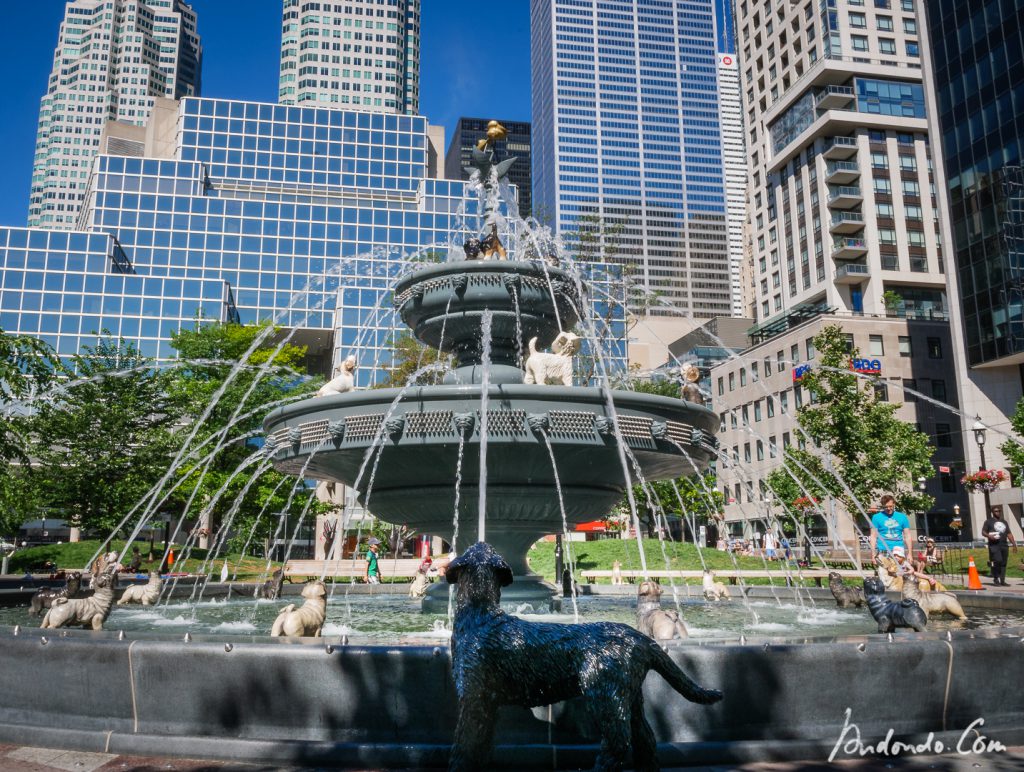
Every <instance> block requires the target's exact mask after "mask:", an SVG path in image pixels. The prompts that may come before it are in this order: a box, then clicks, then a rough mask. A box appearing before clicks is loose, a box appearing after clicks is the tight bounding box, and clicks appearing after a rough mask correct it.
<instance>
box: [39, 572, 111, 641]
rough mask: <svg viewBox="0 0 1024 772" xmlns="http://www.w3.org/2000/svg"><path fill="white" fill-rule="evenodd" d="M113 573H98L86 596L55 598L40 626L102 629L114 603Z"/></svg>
mask: <svg viewBox="0 0 1024 772" xmlns="http://www.w3.org/2000/svg"><path fill="white" fill-rule="evenodd" d="M116 581H117V577H116V576H115V575H114V574H100V575H99V576H97V577H94V578H93V580H92V588H93V594H92V595H90V596H89V597H88V598H55V599H54V601H53V606H52V607H51V608H50V610H49V611H47V612H46V616H45V617H43V623H42V624H41V625H39V626H40V627H54V628H56V627H68V626H72V627H77V626H81V627H91V628H92V629H93V630H102V629H103V623H104V622H106V621H107V617H108V616H109V615H110V607H111V606H113V605H114V583H115V582H116Z"/></svg>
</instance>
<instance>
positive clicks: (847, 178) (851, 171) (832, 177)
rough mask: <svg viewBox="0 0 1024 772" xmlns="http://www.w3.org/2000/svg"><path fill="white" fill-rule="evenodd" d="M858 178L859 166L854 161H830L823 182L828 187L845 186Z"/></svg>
mask: <svg viewBox="0 0 1024 772" xmlns="http://www.w3.org/2000/svg"><path fill="white" fill-rule="evenodd" d="M859 178H860V166H858V165H857V162H856V161H830V162H829V164H828V166H827V167H826V169H825V181H826V182H827V183H828V184H829V185H847V184H849V183H851V182H854V181H855V180H857V179H859Z"/></svg>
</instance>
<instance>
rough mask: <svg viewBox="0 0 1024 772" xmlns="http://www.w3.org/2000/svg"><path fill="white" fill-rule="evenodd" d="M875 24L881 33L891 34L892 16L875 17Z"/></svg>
mask: <svg viewBox="0 0 1024 772" xmlns="http://www.w3.org/2000/svg"><path fill="white" fill-rule="evenodd" d="M875 24H876V26H877V27H878V29H880V30H882V32H892V16H876V17H875Z"/></svg>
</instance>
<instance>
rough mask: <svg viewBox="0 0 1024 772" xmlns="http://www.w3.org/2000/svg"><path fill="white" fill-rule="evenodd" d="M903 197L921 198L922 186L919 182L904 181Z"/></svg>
mask: <svg viewBox="0 0 1024 772" xmlns="http://www.w3.org/2000/svg"><path fill="white" fill-rule="evenodd" d="M903 195H904V196H920V195H921V186H920V185H919V184H918V182H917V180H903Z"/></svg>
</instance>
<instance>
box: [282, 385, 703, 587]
mask: <svg viewBox="0 0 1024 772" xmlns="http://www.w3.org/2000/svg"><path fill="white" fill-rule="evenodd" d="M608 394H609V392H605V391H603V390H601V389H598V388H581V387H563V386H537V385H524V384H498V385H492V386H490V387H489V391H488V414H487V418H488V429H487V435H488V437H487V491H486V493H487V498H486V509H487V511H486V533H485V535H486V539H487V541H489V542H490V543H491V544H493V545H494V547H495V549H497V550H498V551H499V552H500V553H501V554H502V555H503V556H504V557H505V559H506V561H508V563H509V565H510V566H511V567H512V570H513V572H514V573H515V575H516V576H517V577H524V576H525V575H527V574H528V573H529V569H528V567H527V565H526V559H525V555H526V550H527V549H528V548H529V546H530V545H531V544H533V542H535V541H536V540H537V539H538V538H539V537H540V536H542V535H544V534H548V533H554V532H558V531H561V530H562V529H563V521H562V518H563V514H562V512H563V509H564V517H565V520H566V521H567V523H568V524H569V525H572V524H574V523H580V522H587V521H591V520H595V519H598V518H601V517H604V516H606V515H607V514H608V513H609V512H610V511H611V510H612V508H613V507H614V506H615V505H616V504H617V503H618V502H619V501H621V500H622V497H623V495H624V493H625V490H626V487H627V486H628V485H632V484H635V483H636V482H637V481H638V480H639V479H640V478H641V477H642V478H643V479H668V478H675V477H679V476H682V475H686V474H692V473H693V472H695V471H698V470H700V469H702V468H703V466H704V465H705V464H706V463H707V461H708V460H709V459H710V457H711V455H712V448H713V447H714V442H715V438H714V432H715V430H716V429H717V427H718V417H717V416H716V415H715V414H714V413H713V412H711V411H710V410H708V409H706V408H704V407H701V406H698V405H695V404H693V403H689V402H683V401H680V400H677V399H671V398H669V397H661V396H656V395H651V394H642V393H638V392H626V391H612V392H610V394H611V398H612V400H613V402H614V411H612V410H610V409H609V405H608ZM398 395H399V390H397V389H377V390H370V391H359V392H348V393H345V394H339V395H333V396H330V397H321V398H317V399H310V400H305V401H303V402H297V403H295V404H292V405H288V406H286V407H283V408H279V409H278V410H276V411H274V412H273V413H271V414H270V415H269V416H268V417H267V418H266V420H265V421H264V429H265V431H266V433H267V436H268V438H270V439H269V441H270V442H271V443H272V444H273V447H274V450H273V459H274V466H275V467H276V468H277V469H278V470H279V471H282V472H286V473H289V474H302V475H305V476H306V477H312V478H316V479H321V480H334V481H337V482H341V483H344V484H346V485H350V486H352V487H354V488H355V489H356V491H357V492H358V496H359V500H360V502H361V503H362V504H363V505H364V506H366V507H367V508H368V509H369V510H370V511H372V512H373V513H374V514H375V515H377V516H378V517H380V518H381V519H383V520H385V521H387V522H393V523H403V524H408V525H411V526H413V527H415V528H417V529H419V530H421V531H422V532H425V533H432V534H436V535H440V536H444V537H446V538H447V539H448V540H449V541H450V540H451V537H452V534H453V532H454V523H455V520H456V517H457V520H458V525H459V536H458V544H460V545H465V544H471V543H473V542H475V541H477V540H478V539H479V533H478V512H479V495H478V493H479V491H478V484H479V480H480V455H481V454H480V429H481V427H480V424H481V415H480V404H481V387H479V386H473V385H464V386H455V385H450V386H431V387H422V388H413V389H409V390H407V391H406V392H405V394H404V395H403V397H402V399H401V400H400V401H398V402H397V403H396V402H395V399H396V397H397V396H398ZM615 421H617V422H618V431H615V429H614V426H613V424H614V422H615ZM460 437H461V438H462V446H463V447H462V459H461V465H462V481H461V485H460V486H459V494H458V513H457V516H456V490H455V476H454V470H455V469H456V467H457V466H458V465H459V447H460ZM620 437H621V440H620V439H619V438H620ZM545 438H547V441H548V442H550V446H551V452H552V453H553V454H554V458H555V464H554V466H552V463H551V455H550V454H549V450H548V445H547V443H546V442H545ZM620 441H621V442H622V443H623V445H624V447H623V448H621V449H620V448H619V447H618V443H619V442H620ZM377 449H379V451H380V452H379V454H378V453H377V452H376V450H377ZM371 450H373V451H374V452H373V453H372V454H371ZM623 452H624V453H625V454H626V456H627V459H628V461H627V463H628V466H629V476H628V478H627V473H626V471H625V470H624V469H623V464H622V455H621V453H623ZM378 456H379V458H378ZM556 470H557V480H556ZM371 479H372V480H373V486H372V489H371V488H370V481H371ZM559 486H560V487H561V491H562V496H561V499H560V498H559Z"/></svg>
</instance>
